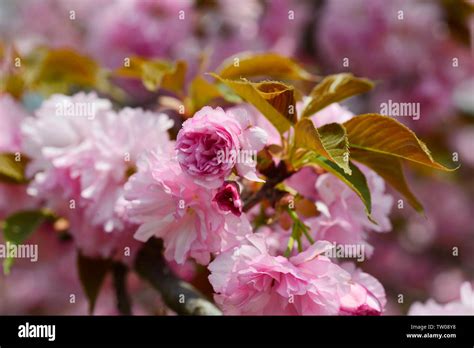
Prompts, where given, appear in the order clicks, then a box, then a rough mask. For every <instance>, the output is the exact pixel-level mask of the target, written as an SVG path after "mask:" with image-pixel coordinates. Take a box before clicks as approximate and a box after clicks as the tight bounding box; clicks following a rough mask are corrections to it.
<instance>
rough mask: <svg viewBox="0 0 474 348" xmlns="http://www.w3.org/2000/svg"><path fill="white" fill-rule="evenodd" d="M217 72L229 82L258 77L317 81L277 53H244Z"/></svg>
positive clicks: (225, 62) (314, 77)
mask: <svg viewBox="0 0 474 348" xmlns="http://www.w3.org/2000/svg"><path fill="white" fill-rule="evenodd" d="M217 71H219V76H220V77H221V78H223V79H229V80H235V79H240V78H250V77H257V76H268V77H272V78H276V79H283V80H308V81H315V80H316V76H314V75H312V74H310V73H309V72H307V71H306V70H305V69H303V68H302V67H301V66H300V65H299V64H298V63H296V62H295V61H294V60H292V59H290V58H287V57H284V56H281V55H279V54H276V53H258V54H252V53H244V54H240V55H237V56H234V57H230V58H228V59H226V60H225V61H224V62H223V63H222V65H221V66H220V67H219V68H218V70H217Z"/></svg>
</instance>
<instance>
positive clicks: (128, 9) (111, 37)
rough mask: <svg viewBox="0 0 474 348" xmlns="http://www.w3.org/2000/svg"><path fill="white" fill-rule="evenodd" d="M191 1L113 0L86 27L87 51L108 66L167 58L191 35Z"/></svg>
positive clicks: (114, 66) (175, 54) (173, 55)
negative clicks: (129, 59)
mask: <svg viewBox="0 0 474 348" xmlns="http://www.w3.org/2000/svg"><path fill="white" fill-rule="evenodd" d="M192 5H193V4H192V1H187V0H174V1H169V0H165V1H161V0H160V1H150V0H114V1H111V2H110V3H109V4H108V5H106V6H103V8H102V9H100V15H96V16H94V17H93V19H92V20H91V21H90V25H89V26H88V31H89V35H88V41H87V49H88V50H89V51H90V52H92V54H93V56H94V57H96V58H97V59H99V60H100V61H101V62H103V63H104V64H105V65H107V66H109V67H113V68H116V67H119V66H122V65H123V61H124V59H125V58H126V57H131V56H133V55H138V56H143V57H148V58H163V59H167V58H168V59H169V58H172V57H176V56H177V55H179V54H178V53H179V52H177V51H178V48H179V43H180V42H182V41H184V40H185V39H186V38H187V37H189V36H190V35H191V34H192V33H191V30H192V26H193V11H192Z"/></svg>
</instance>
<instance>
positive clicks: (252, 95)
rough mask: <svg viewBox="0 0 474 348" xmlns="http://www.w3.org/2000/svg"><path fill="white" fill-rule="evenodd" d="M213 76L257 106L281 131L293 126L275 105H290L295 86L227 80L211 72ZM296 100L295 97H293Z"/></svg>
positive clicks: (283, 131)
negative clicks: (291, 93) (290, 95)
mask: <svg viewBox="0 0 474 348" xmlns="http://www.w3.org/2000/svg"><path fill="white" fill-rule="evenodd" d="M210 75H211V76H213V77H214V78H216V79H217V80H219V81H220V82H222V83H223V84H225V85H226V86H228V87H229V88H231V89H232V90H233V91H234V92H235V93H236V94H237V95H239V96H240V97H241V98H242V99H244V100H245V101H247V102H248V103H250V104H252V105H253V106H255V107H256V108H257V109H258V110H259V111H260V112H261V113H262V114H263V115H264V116H265V117H266V118H267V119H268V120H269V121H270V122H271V123H272V124H273V125H274V126H275V128H276V129H277V130H278V131H279V132H280V133H281V134H283V133H285V132H286V131H287V130H288V129H289V128H290V126H291V122H290V120H288V119H287V118H286V117H285V114H282V112H280V111H279V110H278V109H276V108H275V107H278V108H279V107H282V106H285V105H289V104H290V103H291V101H289V93H288V92H285V91H286V90H289V91H291V90H292V88H293V87H290V86H286V85H284V84H282V83H279V82H270V81H268V82H261V83H252V82H250V81H247V80H242V81H233V80H226V79H223V78H221V77H220V76H218V75H216V74H213V73H211V74H210ZM293 100H294V99H293Z"/></svg>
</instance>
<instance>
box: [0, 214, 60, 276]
mask: <svg viewBox="0 0 474 348" xmlns="http://www.w3.org/2000/svg"><path fill="white" fill-rule="evenodd" d="M50 217H51V215H50V214H49V213H47V212H46V211H43V210H28V211H21V212H18V213H15V214H12V215H10V216H8V217H7V218H6V219H5V221H4V222H3V236H4V238H5V241H6V242H9V243H12V244H16V245H18V244H21V243H23V242H24V241H25V240H26V239H28V237H29V236H31V234H32V233H33V232H35V231H36V230H37V229H38V227H39V226H40V225H41V224H42V223H43V222H45V221H46V220H47V219H48V218H50ZM12 265H13V259H12V258H6V259H5V260H4V262H3V272H4V273H5V274H8V273H10V268H11V266H12Z"/></svg>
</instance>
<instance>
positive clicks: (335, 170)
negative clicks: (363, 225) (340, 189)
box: [293, 151, 376, 223]
mask: <svg viewBox="0 0 474 348" xmlns="http://www.w3.org/2000/svg"><path fill="white" fill-rule="evenodd" d="M293 165H294V167H295V169H299V168H302V167H304V166H319V167H321V168H323V169H325V170H326V171H328V172H329V173H332V174H333V175H335V176H336V177H338V178H339V179H340V180H342V181H343V182H344V183H345V184H346V185H347V186H349V188H350V189H351V190H352V191H354V192H355V193H356V194H357V196H359V198H360V199H361V200H362V203H363V204H364V207H365V211H366V213H367V216H368V218H369V220H370V221H372V222H374V223H376V222H375V221H374V220H373V219H372V217H371V215H370V214H371V211H372V202H371V196H370V190H369V186H368V185H367V180H366V178H365V175H364V173H362V172H361V171H360V169H359V168H358V167H357V166H356V165H354V164H353V163H352V162H351V161H349V168H350V170H351V172H352V174H351V175H348V174H346V173H345V172H344V171H343V170H342V169H341V168H340V167H339V166H338V165H336V164H335V163H334V162H332V161H330V160H328V159H327V158H324V157H322V156H320V155H318V154H316V153H315V152H314V151H306V152H305V153H304V154H303V155H301V156H300V157H299V158H298V159H297V160H296V161H294V163H293Z"/></svg>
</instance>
